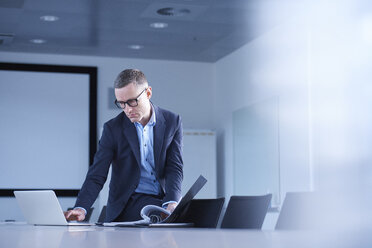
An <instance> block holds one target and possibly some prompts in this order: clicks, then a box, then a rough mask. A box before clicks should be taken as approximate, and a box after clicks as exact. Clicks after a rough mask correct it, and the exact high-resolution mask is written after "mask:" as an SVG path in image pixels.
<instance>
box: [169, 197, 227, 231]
mask: <svg viewBox="0 0 372 248" xmlns="http://www.w3.org/2000/svg"><path fill="white" fill-rule="evenodd" d="M224 202H225V197H222V198H217V199H193V200H192V201H191V202H190V203H189V205H188V206H187V209H186V212H185V214H184V216H183V217H181V218H179V219H177V221H176V222H181V223H194V227H199V228H216V227H217V223H218V220H219V218H220V215H221V211H222V207H223V204H224Z"/></svg>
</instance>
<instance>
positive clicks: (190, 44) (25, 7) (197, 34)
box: [0, 0, 275, 62]
mask: <svg viewBox="0 0 372 248" xmlns="http://www.w3.org/2000/svg"><path fill="white" fill-rule="evenodd" d="M269 1H270V0H168V1H161V0H157V1H156V0H0V51H12V52H31V53H51V54H75V55H94V56H109V57H127V58H146V59H166V60H183V61H200V62H215V61H217V60H219V59H220V58H222V57H224V56H226V55H227V54H229V53H231V52H233V51H234V50H236V49H238V48H239V47H241V46H243V45H244V44H246V43H247V42H249V41H251V40H253V39H255V38H256V37H257V36H259V35H260V34H262V33H263V32H265V31H266V30H267V29H269V28H270V27H272V25H273V24H274V23H275V20H273V21H272V22H271V24H270V23H269V24H266V26H260V28H257V25H256V24H257V21H258V20H259V19H260V16H259V12H260V11H259V10H260V8H261V7H262V3H268V2H269ZM271 1H272V0H271ZM42 16H55V17H57V18H58V20H57V21H43V20H42V19H41V17H42ZM49 19H50V18H49ZM153 23H166V24H165V25H167V27H165V28H153V27H151V25H155V24H153ZM157 25H160V24H157ZM163 25H164V24H163ZM35 39H36V41H38V40H39V42H40V40H42V41H44V43H33V42H31V40H35ZM133 48H134V49H133Z"/></svg>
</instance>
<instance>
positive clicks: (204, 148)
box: [182, 129, 217, 199]
mask: <svg viewBox="0 0 372 248" xmlns="http://www.w3.org/2000/svg"><path fill="white" fill-rule="evenodd" d="M183 164H184V166H183V171H184V174H183V182H182V195H184V194H185V193H186V191H187V190H188V189H189V188H190V187H191V185H192V184H193V183H194V182H195V180H196V179H197V178H198V177H199V176H200V175H203V176H204V177H205V178H206V179H207V180H208V181H207V183H206V185H205V186H204V187H203V188H202V189H201V190H200V192H199V193H198V194H197V195H196V197H195V198H199V199H200V198H203V199H204V198H216V197H217V163H216V133H215V132H213V131H210V130H187V129H185V130H184V132H183Z"/></svg>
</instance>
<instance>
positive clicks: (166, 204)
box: [162, 201, 177, 208]
mask: <svg viewBox="0 0 372 248" xmlns="http://www.w3.org/2000/svg"><path fill="white" fill-rule="evenodd" d="M169 203H177V202H176V201H167V202H165V203H163V205H162V207H163V208H167V207H168V204H169Z"/></svg>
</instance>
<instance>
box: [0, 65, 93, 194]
mask: <svg viewBox="0 0 372 248" xmlns="http://www.w3.org/2000/svg"><path fill="white" fill-rule="evenodd" d="M6 65H7V66H9V65H11V66H12V68H18V67H17V66H16V65H19V64H6ZM20 67H21V68H26V70H19V68H18V69H15V70H7V69H1V70H0V116H1V122H0V132H1V139H0V151H1V152H0V189H62V190H75V189H79V188H80V187H81V185H82V183H83V181H84V178H85V176H86V173H87V171H88V168H89V162H90V140H91V131H94V132H95V130H90V120H91V117H92V116H91V113H90V107H91V105H92V106H95V102H91V95H90V94H91V85H90V76H91V75H90V74H88V73H83V72H82V73H76V72H73V73H68V72H62V71H61V72H60V71H37V70H36V71H33V70H31V69H30V70H27V68H29V67H32V68H44V67H43V65H22V64H21V66H20ZM45 67H47V68H50V67H52V66H45ZM53 68H58V69H59V70H69V69H71V68H73V69H79V68H80V67H68V66H54V67H53ZM66 68H67V69H66ZM48 70H49V69H48ZM94 116H95V115H94ZM92 141H93V142H94V143H95V140H92Z"/></svg>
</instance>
